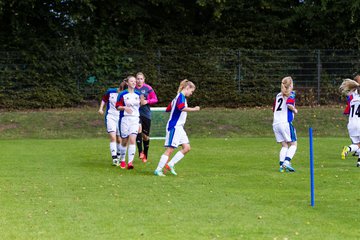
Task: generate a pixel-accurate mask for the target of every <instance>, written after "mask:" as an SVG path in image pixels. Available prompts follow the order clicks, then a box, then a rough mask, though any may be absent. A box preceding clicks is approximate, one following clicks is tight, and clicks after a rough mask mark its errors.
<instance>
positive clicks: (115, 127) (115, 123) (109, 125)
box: [105, 115, 120, 136]
mask: <svg viewBox="0 0 360 240" xmlns="http://www.w3.org/2000/svg"><path fill="white" fill-rule="evenodd" d="M105 126H106V131H107V132H108V133H111V132H116V135H118V136H120V132H119V118H116V117H114V116H111V115H108V116H107V117H106V120H105Z"/></svg>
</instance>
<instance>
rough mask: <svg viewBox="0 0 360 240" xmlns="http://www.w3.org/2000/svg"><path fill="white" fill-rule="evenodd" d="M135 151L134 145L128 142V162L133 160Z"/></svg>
mask: <svg viewBox="0 0 360 240" xmlns="http://www.w3.org/2000/svg"><path fill="white" fill-rule="evenodd" d="M135 152H136V145H135V144H130V145H129V152H128V163H131V162H132V161H133V160H134V157H135Z"/></svg>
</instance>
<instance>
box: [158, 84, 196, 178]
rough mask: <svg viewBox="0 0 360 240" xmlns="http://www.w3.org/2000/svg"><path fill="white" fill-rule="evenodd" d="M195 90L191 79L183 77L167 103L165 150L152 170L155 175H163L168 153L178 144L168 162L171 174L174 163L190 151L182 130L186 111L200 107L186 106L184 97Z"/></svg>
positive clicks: (185, 135)
mask: <svg viewBox="0 0 360 240" xmlns="http://www.w3.org/2000/svg"><path fill="white" fill-rule="evenodd" d="M194 91H195V85H194V83H192V82H191V81H189V80H187V79H185V80H183V81H181V83H180V86H179V89H178V94H177V95H176V97H175V98H174V99H173V100H172V102H171V103H170V104H169V105H168V107H167V109H166V111H167V112H171V113H170V117H169V120H168V123H167V125H166V139H165V148H166V150H165V152H164V153H163V155H162V156H161V158H160V161H159V164H158V167H157V168H156V170H155V171H154V174H155V175H156V176H160V177H164V176H165V174H164V173H163V168H164V167H165V165H166V164H167V162H168V159H169V158H170V155H171V154H172V153H173V151H174V149H175V148H177V147H178V146H179V145H181V146H182V149H181V150H180V151H178V152H177V153H176V154H175V155H174V157H173V158H172V159H171V160H170V162H169V163H168V165H167V166H168V167H169V169H170V171H171V173H172V174H173V175H177V173H176V172H175V164H176V163H178V162H179V161H180V160H181V159H182V158H183V157H184V156H185V154H187V153H188V152H189V151H190V142H189V139H188V136H187V134H186V132H185V130H184V125H185V122H186V116H187V112H194V111H199V110H200V107H199V106H196V107H188V104H187V101H186V97H190V96H191V95H192V94H193V92H194Z"/></svg>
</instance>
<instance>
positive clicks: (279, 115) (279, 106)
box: [273, 92, 295, 125]
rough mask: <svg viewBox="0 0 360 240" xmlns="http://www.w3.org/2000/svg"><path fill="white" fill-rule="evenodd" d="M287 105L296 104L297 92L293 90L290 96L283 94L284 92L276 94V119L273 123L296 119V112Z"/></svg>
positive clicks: (274, 109)
mask: <svg viewBox="0 0 360 240" xmlns="http://www.w3.org/2000/svg"><path fill="white" fill-rule="evenodd" d="M287 105H293V106H295V92H291V94H290V96H289V97H286V96H283V95H282V93H279V94H277V95H276V98H275V103H274V108H273V111H274V120H273V125H276V124H280V123H291V122H292V121H293V119H294V113H293V112H292V111H291V110H290V109H289V108H288V106H287Z"/></svg>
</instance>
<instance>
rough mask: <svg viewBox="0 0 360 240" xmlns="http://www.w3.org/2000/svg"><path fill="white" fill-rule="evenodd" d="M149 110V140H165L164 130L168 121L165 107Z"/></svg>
mask: <svg viewBox="0 0 360 240" xmlns="http://www.w3.org/2000/svg"><path fill="white" fill-rule="evenodd" d="M150 109H151V128H150V138H151V139H165V133H166V132H165V128H166V124H167V121H168V119H169V113H168V112H165V110H166V107H152V108H150Z"/></svg>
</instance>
